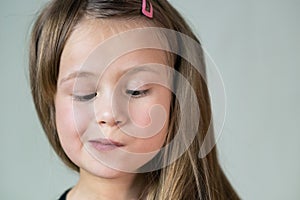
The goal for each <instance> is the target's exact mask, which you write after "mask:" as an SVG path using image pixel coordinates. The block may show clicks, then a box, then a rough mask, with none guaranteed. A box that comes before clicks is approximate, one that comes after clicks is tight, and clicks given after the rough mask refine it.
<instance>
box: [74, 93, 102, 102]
mask: <svg viewBox="0 0 300 200" xmlns="http://www.w3.org/2000/svg"><path fill="white" fill-rule="evenodd" d="M96 96H97V92H94V93H91V94H87V95H73V99H74V100H75V101H82V102H85V101H90V100H92V99H93V98H95V97H96Z"/></svg>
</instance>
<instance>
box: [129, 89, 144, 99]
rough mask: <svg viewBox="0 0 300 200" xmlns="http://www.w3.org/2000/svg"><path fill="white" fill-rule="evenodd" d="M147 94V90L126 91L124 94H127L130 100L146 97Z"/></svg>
mask: <svg viewBox="0 0 300 200" xmlns="http://www.w3.org/2000/svg"><path fill="white" fill-rule="evenodd" d="M148 92H149V89H147V90H126V94H129V95H130V96H131V97H132V98H140V97H143V96H146V95H147V94H148Z"/></svg>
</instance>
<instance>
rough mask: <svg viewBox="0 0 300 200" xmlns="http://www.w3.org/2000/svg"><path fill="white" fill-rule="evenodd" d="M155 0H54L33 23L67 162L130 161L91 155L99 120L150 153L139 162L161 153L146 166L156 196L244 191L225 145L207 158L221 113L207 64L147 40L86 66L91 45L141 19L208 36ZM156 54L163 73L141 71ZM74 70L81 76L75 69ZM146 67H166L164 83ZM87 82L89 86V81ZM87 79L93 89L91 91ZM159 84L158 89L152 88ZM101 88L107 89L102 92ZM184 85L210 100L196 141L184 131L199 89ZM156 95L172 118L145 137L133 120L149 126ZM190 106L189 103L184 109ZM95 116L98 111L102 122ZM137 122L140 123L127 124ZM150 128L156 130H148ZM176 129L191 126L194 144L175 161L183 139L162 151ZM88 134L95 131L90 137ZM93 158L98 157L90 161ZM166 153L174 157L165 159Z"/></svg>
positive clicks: (45, 92) (43, 92)
mask: <svg viewBox="0 0 300 200" xmlns="http://www.w3.org/2000/svg"><path fill="white" fill-rule="evenodd" d="M151 3H152V6H153V10H154V14H153V19H149V18H147V17H146V16H144V15H142V14H141V4H142V1H141V0H126V1H125V0H124V1H103V0H99V1H75V0H74V1H72V0H67V1H58V0H57V1H51V2H50V3H49V4H48V5H47V6H46V7H45V8H44V10H43V11H42V12H41V14H40V16H39V18H38V19H37V21H36V23H35V26H34V28H33V32H32V41H31V49H30V80H31V89H32V95H33V98H34V103H35V106H36V109H37V112H38V115H39V118H40V121H41V124H42V126H43V128H44V131H45V132H46V135H47V137H48V139H49V141H50V143H51V145H52V147H53V148H54V150H55V152H56V153H57V154H58V156H59V157H60V158H61V159H62V160H63V162H64V163H65V164H66V165H67V166H69V167H70V168H72V169H74V170H76V171H79V168H84V169H85V170H89V171H90V172H91V173H93V174H95V175H99V176H104V174H106V175H107V174H108V176H109V177H114V176H119V175H121V174H122V170H118V169H119V168H122V167H123V166H122V165H121V166H115V165H114V166H111V167H110V166H107V165H105V163H101V162H99V160H101V159H108V158H104V157H101V155H99V157H97V156H95V157H96V158H99V160H97V159H95V157H93V156H91V154H93V152H92V153H91V152H84V151H82V149H83V145H84V142H83V141H88V142H90V143H92V142H91V141H92V140H93V139H95V138H93V137H94V136H93V135H92V134H90V135H89V134H85V133H87V132H89V131H87V130H91V129H92V130H94V128H95V127H97V128H98V129H99V130H101V132H102V134H103V136H105V137H106V138H109V139H110V140H113V141H117V142H118V143H120V144H118V145H120V146H124V147H122V148H123V150H125V151H128V152H133V153H150V154H149V156H148V157H146V159H145V160H143V162H142V163H137V162H135V163H136V165H134V166H130V167H131V168H132V167H133V168H136V169H142V168H144V167H145V166H147V165H151V164H153V163H151V160H152V159H154V158H153V157H156V158H157V160H156V161H159V164H160V165H162V166H163V167H162V168H158V169H156V170H154V171H147V172H145V173H144V175H145V178H146V179H147V181H146V183H147V187H146V189H145V191H144V192H145V193H147V198H148V199H199V198H201V199H208V198H211V199H220V198H221V199H222V198H229V197H230V198H232V197H237V196H236V195H235V193H234V191H233V189H232V188H231V186H230V184H229V183H228V182H227V179H226V178H225V176H224V174H223V172H222V170H221V168H220V166H219V164H218V160H217V157H216V150H215V148H214V149H213V150H212V151H211V152H210V153H209V154H208V155H207V156H206V157H205V158H203V159H199V158H198V153H199V151H200V146H201V144H202V142H203V139H204V137H205V135H206V134H207V131H208V127H209V125H210V123H211V107H210V100H209V94H208V89H207V85H206V83H205V81H204V80H205V79H204V77H203V75H204V74H203V73H202V74H200V73H198V72H197V70H195V68H194V67H193V66H192V65H191V64H190V63H189V62H188V61H187V60H186V59H184V58H182V57H180V56H179V55H176V54H172V53H170V52H165V51H161V50H157V49H141V50H137V51H132V52H129V53H126V54H124V55H121V56H120V57H118V58H117V59H115V60H113V61H111V62H110V63H107V66H108V67H107V68H105V69H103V70H102V71H101V74H99V72H98V71H97V70H96V71H94V73H91V75H87V74H85V75H82V74H81V75H80V74H79V73H78V72H79V71H80V70H81V69H82V66H86V63H88V62H89V61H90V60H91V59H92V60H93V58H91V57H93V55H92V56H91V54H93V52H94V51H95V49H97V45H98V44H99V43H101V42H104V41H105V40H107V39H108V38H110V37H112V36H114V35H115V34H120V33H122V32H124V31H129V30H132V29H135V28H147V27H161V28H166V29H171V30H175V31H178V32H181V33H183V34H185V35H187V36H189V37H191V38H192V39H194V40H195V41H197V42H198V43H199V41H198V40H197V38H196V37H195V35H194V34H193V32H192V31H191V29H190V28H189V26H188V25H187V24H186V22H185V21H184V19H183V18H182V17H181V15H180V14H179V13H178V12H177V11H176V10H175V9H174V8H173V7H172V6H171V5H170V4H169V3H168V2H167V1H160V0H156V1H151ZM95 33H97V34H95ZM161 39H162V40H163V39H164V37H162V38H161ZM168 42H170V41H168ZM176 42H177V43H178V44H177V45H176V46H177V47H178V48H180V42H179V41H176ZM115 48H117V47H115ZM196 54H197V55H198V56H199V58H200V62H201V66H202V67H203V69H202V71H204V72H205V64H204V60H203V52H202V50H201V49H198V51H197V52H196ZM94 57H95V56H94ZM96 57H97V56H96ZM132 61H134V62H132ZM147 63H155V64H156V65H155V67H152V71H154V73H155V70H158V71H156V72H160V73H157V74H159V75H157V76H155V75H151V76H150V75H149V73H153V72H149V69H147V70H148V71H147V70H145V71H142V72H141V70H140V72H135V73H128V74H127V72H132V71H136V70H135V69H136V68H137V66H143V65H145V64H147ZM163 66H169V67H171V68H173V69H174V70H175V71H177V72H178V73H179V74H180V75H182V76H183V77H185V79H186V80H187V81H188V82H189V84H190V85H191V87H187V86H185V87H182V86H181V81H180V78H179V76H176V75H174V73H170V72H169V71H168V70H167V69H164V67H163ZM159 67H161V68H163V70H161V69H159ZM137 71H138V70H137ZM74 72H75V73H74ZM72 73H73V78H72V75H70V74H72ZM74 74H75V76H74ZM170 74H172V75H170ZM79 76H82V78H80V77H79ZM99 76H100V77H101V78H99ZM70 77H71V78H70ZM74 77H75V78H74ZM141 77H151V78H153V77H156V78H157V81H156V83H155V84H146V85H145V84H143V83H140V82H139V81H142V80H144V79H145V78H144V79H143V78H141ZM132 80H135V81H132ZM164 80H167V81H165V82H164ZM122 81H124V84H122ZM130 81H131V82H130ZM148 81H149V82H151V81H153V80H148ZM157 83H159V84H157ZM76 85H77V86H76ZM82 85H86V86H84V87H83V88H81V87H82ZM149 85H150V86H149ZM103 86H105V87H103ZM123 86H124V87H123ZM118 87H120V88H119V89H118ZM86 88H92V90H89V91H86ZM150 89H151V91H152V92H151V94H149V95H148V94H146V92H148V91H149V90H150ZM95 91H96V92H95ZM100 91H101V92H102V93H101V94H102V95H101V98H97V95H98V93H100ZM115 91H125V96H126V95H127V96H129V98H127V100H126V102H127V104H126V106H125V107H126V108H128V110H127V111H124V110H122V106H120V105H122V103H120V102H114V101H112V100H111V98H112V96H114V95H117V98H115V99H121V96H122V93H121V92H120V93H118V92H115ZM132 91H134V92H135V93H133V92H132ZM136 91H138V92H136ZM174 91H175V93H178V94H181V95H182V96H183V97H187V96H188V97H190V96H191V94H192V93H193V92H194V93H193V94H195V101H196V102H197V105H198V106H199V107H200V110H199V115H200V117H199V121H197V123H196V126H197V133H196V135H195V137H193V138H192V140H191V143H190V142H187V141H189V139H190V138H186V137H185V136H184V135H186V134H185V132H186V131H187V130H188V128H189V127H190V126H191V122H190V121H191V120H190V119H191V118H193V116H194V108H193V107H190V106H189V105H190V101H191V99H188V98H182V100H181V101H180V102H179V101H178V99H176V96H175V95H174ZM118 95H119V96H118ZM141 95H143V96H141ZM123 96H124V95H123ZM136 96H139V97H138V98H137V97H136ZM140 97H141V98H140ZM161 97H164V98H161ZM133 98H135V99H133ZM83 101H84V102H83ZM91 102H93V103H92V105H93V111H94V112H92V113H89V112H83V111H87V110H88V111H89V109H88V107H90V105H88V104H91ZM108 103H111V104H108ZM83 105H84V106H83ZM112 105H114V106H112ZM155 105H160V106H161V108H162V110H163V111H164V112H163V114H165V115H164V119H165V120H164V123H163V124H162V126H161V127H160V129H159V131H158V132H157V133H156V134H155V135H153V136H151V137H146V138H137V137H135V135H127V134H125V133H126V130H132V129H131V128H132V127H133V129H136V128H137V127H142V128H141V129H140V130H146V128H145V127H147V126H148V125H149V124H151V121H153V119H154V118H153V116H152V118H151V115H149V112H150V111H151V108H153V106H155ZM82 107H84V108H82ZM115 107H118V108H115ZM123 107H124V106H123ZM180 107H185V108H187V109H185V112H186V113H184V114H183V115H182V113H181V111H180ZM74 110H75V114H74ZM77 113H78V114H77ZM84 113H89V114H86V115H85V114H84ZM114 114H115V115H114ZM154 116H159V114H157V115H154ZM88 119H95V120H94V121H96V122H97V126H95V124H92V123H90V121H89V120H88ZM128 124H130V125H131V127H130V126H127V125H128ZM132 124H133V125H132ZM178 124H183V127H178ZM122 128H123V129H122ZM108 130H109V131H108ZM111 130H118V134H108V132H110V133H111V132H112V131H111ZM152 131H153V130H152ZM90 132H93V131H90ZM129 132H130V131H129ZM144 132H145V135H147V131H144ZM139 133H143V131H139ZM176 134H179V135H181V136H182V137H180V138H181V139H182V140H181V145H182V144H183V145H186V150H185V152H183V153H182V154H180V156H179V158H176V159H174V160H173V161H172V162H171V164H169V163H168V162H169V160H172V158H171V157H172V153H170V152H176V151H178V146H177V145H176V144H174V145H169V146H168V148H167V149H165V150H164V151H163V152H159V153H157V152H158V150H159V149H161V148H162V147H165V146H167V145H168V144H170V143H171V142H172V140H173V139H174V137H175V136H176ZM86 135H88V136H87V137H85V136H86ZM91 149H93V148H91ZM153 152H154V153H153ZM151 153H152V154H151ZM95 154H97V152H96V151H95V152H94V155H95ZM78 155H79V156H78ZM147 155H148V154H147ZM122 156H123V157H122ZM120 158H121V159H126V160H127V161H128V159H130V157H126V156H125V157H124V155H120ZM148 161H149V163H148ZM107 162H108V163H109V162H110V161H109V160H108V161H107ZM111 162H113V161H111ZM85 163H89V164H88V165H89V166H86V165H85ZM91 163H93V164H91ZM165 163H168V165H164V164H165ZM106 164H107V163H106ZM90 166H92V167H90ZM122 169H123V168H122ZM125 171H126V170H125Z"/></svg>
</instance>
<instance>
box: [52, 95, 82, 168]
mask: <svg viewBox="0 0 300 200" xmlns="http://www.w3.org/2000/svg"><path fill="white" fill-rule="evenodd" d="M55 109H56V127H57V133H58V136H59V140H60V143H61V145H62V147H63V149H64V151H65V153H66V154H67V155H68V157H69V158H70V159H71V160H72V161H73V162H74V163H75V164H77V163H78V162H77V160H76V159H77V158H78V154H79V152H80V150H81V148H82V147H83V145H82V142H81V140H80V135H79V133H80V132H79V131H80V129H82V128H83V125H81V124H79V123H77V121H78V120H76V117H74V116H75V115H74V109H73V106H72V102H71V103H70V101H67V100H65V99H63V98H59V97H58V98H56V101H55Z"/></svg>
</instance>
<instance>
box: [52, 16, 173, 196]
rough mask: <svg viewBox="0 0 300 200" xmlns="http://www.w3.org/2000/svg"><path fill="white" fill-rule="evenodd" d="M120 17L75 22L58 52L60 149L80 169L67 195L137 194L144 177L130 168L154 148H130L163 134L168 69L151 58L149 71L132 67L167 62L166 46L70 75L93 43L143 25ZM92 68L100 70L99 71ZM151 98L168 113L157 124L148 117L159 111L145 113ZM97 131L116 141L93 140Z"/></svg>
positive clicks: (154, 142) (158, 141) (156, 143)
mask: <svg viewBox="0 0 300 200" xmlns="http://www.w3.org/2000/svg"><path fill="white" fill-rule="evenodd" d="M122 24H124V21H123V23H121V21H114V20H111V21H109V22H105V21H100V20H83V21H81V22H80V24H79V25H77V27H76V28H75V30H74V31H73V32H72V34H71V36H70V38H69V39H68V41H67V43H66V45H65V48H64V51H63V53H62V56H61V62H60V70H59V76H58V85H57V93H56V96H55V108H56V125H57V131H58V135H59V139H60V142H61V144H62V147H63V149H64V151H65V152H66V154H67V155H68V157H69V158H70V159H71V160H72V162H74V163H75V164H76V165H77V166H78V167H79V168H80V178H79V181H78V183H77V184H76V186H75V187H73V188H72V190H71V191H70V192H69V193H68V196H67V199H68V200H77V199H90V200H96V199H101V200H105V199H137V198H138V196H139V194H140V192H141V190H142V188H143V186H144V183H143V177H142V174H137V173H134V171H135V170H137V169H138V168H139V167H141V166H142V165H143V164H145V163H146V162H148V161H149V160H150V159H151V158H152V157H153V156H154V155H155V154H153V153H152V154H149V156H146V157H145V159H142V160H141V161H138V160H134V159H132V158H131V156H130V155H131V153H142V154H145V153H149V152H150V153H151V152H157V151H158V150H159V149H160V148H161V147H162V146H163V144H164V141H165V138H166V134H167V124H168V118H169V109H170V100H171V92H170V90H169V89H167V88H166V87H164V86H162V85H163V84H162V82H163V81H162V82H160V80H167V79H168V78H167V77H168V76H167V73H166V71H164V70H162V69H160V68H158V66H156V65H154V66H153V67H152V68H151V70H147V69H146V68H145V69H146V70H136V69H137V68H142V67H145V64H147V63H158V64H162V65H167V59H166V55H165V53H163V52H161V51H158V50H150V49H144V50H137V51H132V52H130V53H127V54H125V55H121V56H120V57H119V58H117V59H116V60H114V61H113V62H112V63H110V64H109V67H108V68H106V69H105V70H103V69H97V68H96V70H95V68H93V69H92V70H91V71H90V72H89V73H86V74H85V75H82V76H81V77H78V76H74V72H76V74H80V72H81V70H82V68H81V67H82V66H83V65H84V63H85V61H86V59H87V58H88V57H89V55H90V53H92V52H93V50H94V49H95V48H96V47H97V45H98V44H99V43H101V42H103V41H104V40H106V39H107V38H109V37H111V36H112V35H114V34H116V33H120V32H123V31H125V30H128V29H132V28H136V27H139V28H141V27H143V26H142V24H143V23H140V24H139V23H138V22H130V23H129V24H128V22H126V23H125V24H126V25H122ZM109 27H114V28H113V29H111V28H109ZM99 58H100V59H101V55H99ZM87 69H89V68H87ZM97 70H100V71H101V70H103V74H101V77H100V78H99V75H100V74H98V73H97ZM130 71H131V73H127V72H130ZM70 74H73V75H70ZM153 80H157V81H158V82H159V83H160V84H155V83H152V82H151V81H153ZM150 82H151V83H150ZM114 95H116V96H114ZM116 99H117V100H116ZM124 101H125V103H124ZM157 105H159V107H158V108H159V109H162V110H163V111H164V113H166V116H164V117H165V120H160V121H163V122H164V123H163V124H162V126H161V127H160V125H161V124H160V125H157V124H153V123H156V122H155V120H154V119H155V118H158V119H159V117H160V116H161V114H158V113H155V112H153V113H152V114H149V113H151V112H152V110H151V109H152V108H154V107H155V106H157ZM114 106H116V107H114ZM124 107H125V109H124ZM150 126H153V127H159V130H158V131H156V132H155V134H153V133H149V130H150V132H151V131H152V132H153V130H154V129H148V128H147V127H150ZM128 127H129V128H128ZM132 132H134V133H132ZM139 136H140V137H139ZM141 136H143V137H141ZM96 137H97V138H101V139H106V140H105V141H107V140H109V141H114V142H116V143H117V145H115V144H114V145H111V144H105V145H103V144H102V143H101V145H100V144H99V141H97V142H94V141H92V142H91V138H93V139H94V138H96ZM99 146H100V147H99ZM98 147H99V148H98ZM107 147H108V148H107ZM111 147H112V148H111ZM124 152H126V153H124ZM129 164H130V165H129Z"/></svg>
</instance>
